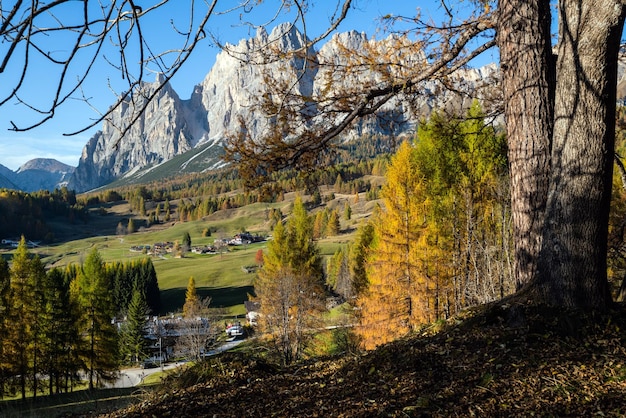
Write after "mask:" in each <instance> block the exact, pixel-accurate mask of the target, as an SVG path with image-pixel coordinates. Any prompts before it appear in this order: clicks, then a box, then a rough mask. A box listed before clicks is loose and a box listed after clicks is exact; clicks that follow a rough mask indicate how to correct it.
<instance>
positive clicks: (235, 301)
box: [159, 286, 254, 315]
mask: <svg viewBox="0 0 626 418" xmlns="http://www.w3.org/2000/svg"><path fill="white" fill-rule="evenodd" d="M196 291H197V293H198V296H199V297H201V298H206V297H210V298H211V307H212V308H230V307H232V306H237V305H242V304H243V302H244V301H246V300H248V294H254V286H239V287H237V286H227V287H217V288H214V287H199V288H197V289H196ZM186 292H187V289H186V288H182V287H177V288H174V289H167V290H161V312H159V313H160V314H161V315H165V314H169V313H172V312H181V311H182V309H183V305H184V304H185V293H186Z"/></svg>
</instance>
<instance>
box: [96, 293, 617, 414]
mask: <svg viewBox="0 0 626 418" xmlns="http://www.w3.org/2000/svg"><path fill="white" fill-rule="evenodd" d="M438 329H440V330H439V331H438V332H437V333H432V332H430V331H431V330H432V328H430V329H428V328H427V329H425V330H424V332H423V333H421V335H414V336H411V337H407V338H405V339H402V340H400V341H396V342H394V343H391V344H387V345H385V346H382V347H379V348H378V349H377V350H375V351H372V352H369V353H366V354H363V355H358V356H356V355H353V356H348V355H346V356H341V357H333V358H327V359H314V360H309V361H306V362H303V363H299V364H295V365H292V366H290V367H278V366H275V365H272V364H269V363H267V362H266V361H265V360H264V359H262V358H259V357H257V356H254V355H250V354H245V353H225V354H224V355H222V356H220V357H217V358H214V359H211V360H210V361H207V362H206V364H204V365H203V366H202V367H204V368H205V369H206V371H207V372H206V376H207V377H205V378H204V379H203V381H201V382H198V383H196V384H192V385H190V386H189V387H179V386H180V381H179V383H178V384H177V383H175V382H174V381H170V382H168V383H167V384H166V386H165V387H164V388H161V389H160V390H159V391H156V392H155V393H154V394H153V395H152V396H150V397H148V398H147V399H146V400H144V401H143V402H141V403H138V404H135V405H132V406H130V407H128V408H126V409H124V410H120V411H116V412H114V413H112V414H108V415H103V417H107V418H114V417H192V416H193V417H331V416H332V417H375V416H385V417H406V416H410V417H412V416H432V417H444V416H445V417H450V416H458V417H467V416H480V417H485V416H489V417H491V416H507V417H508V416H531V415H532V416H537V415H539V416H595V415H598V416H624V415H626V349H625V347H626V345H625V342H626V307H624V306H618V307H616V308H615V309H614V310H612V311H610V312H604V313H589V312H573V311H564V310H558V309H549V308H538V307H530V306H522V305H515V306H502V305H499V306H491V307H483V308H480V309H477V310H475V311H474V312H470V313H467V314H465V316H464V317H462V318H461V317H457V318H455V319H453V320H451V321H449V323H448V324H446V325H444V326H439V327H438ZM193 383H195V382H193Z"/></svg>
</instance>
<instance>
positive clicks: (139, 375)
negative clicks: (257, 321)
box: [106, 340, 243, 389]
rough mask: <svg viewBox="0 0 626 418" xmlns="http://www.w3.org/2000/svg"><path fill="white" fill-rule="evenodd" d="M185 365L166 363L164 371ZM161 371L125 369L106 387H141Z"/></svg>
mask: <svg viewBox="0 0 626 418" xmlns="http://www.w3.org/2000/svg"><path fill="white" fill-rule="evenodd" d="M242 342H243V340H234V341H227V342H225V343H224V344H222V345H221V346H219V347H218V348H216V349H215V350H212V351H209V352H208V353H207V355H208V356H213V355H215V354H217V353H221V352H222V351H227V350H230V349H231V348H233V347H235V346H237V345H239V344H241V343H242ZM184 364H185V362H183V361H179V362H176V363H166V364H164V365H163V370H172V369H175V368H177V367H180V366H182V365H184ZM160 371H161V367H153V368H151V369H141V368H139V367H136V368H132V369H124V370H122V371H121V373H120V376H119V378H118V379H117V380H116V381H115V382H113V383H110V384H107V385H106V387H108V388H118V389H119V388H131V387H135V386H138V385H140V384H141V382H142V381H143V379H145V378H146V376H149V375H151V374H153V373H157V372H160Z"/></svg>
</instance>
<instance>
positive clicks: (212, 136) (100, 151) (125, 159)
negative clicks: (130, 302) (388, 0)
mask: <svg viewBox="0 0 626 418" xmlns="http://www.w3.org/2000/svg"><path fill="white" fill-rule="evenodd" d="M304 45H306V39H305V38H304V36H303V35H302V34H301V33H300V32H299V31H298V30H296V29H295V28H294V27H293V26H291V25H288V24H284V25H280V26H278V27H276V28H275V29H274V30H273V31H272V32H271V33H267V32H266V31H265V30H264V29H260V30H259V31H258V32H257V34H256V36H255V37H253V38H251V39H246V40H242V41H240V42H239V43H238V44H237V45H229V46H227V51H223V52H221V53H220V54H218V56H217V58H216V61H215V64H214V66H213V68H212V69H211V71H210V72H209V73H208V74H207V76H206V77H205V79H204V80H203V81H202V82H201V83H200V84H198V85H197V86H196V88H195V90H194V92H193V93H192V96H191V98H190V99H189V100H181V99H180V98H179V97H178V95H177V94H176V92H175V91H174V90H173V89H172V88H171V86H170V85H169V84H167V83H166V84H163V79H162V78H158V79H157V80H156V81H155V83H146V84H145V85H144V89H145V95H146V96H147V95H150V94H151V93H152V92H154V91H156V89H160V90H159V91H158V93H157V95H156V97H155V99H154V100H153V101H152V102H151V103H150V104H149V105H148V107H147V108H146V109H145V112H144V113H143V114H142V115H141V117H140V118H139V119H138V121H137V122H136V123H135V124H134V125H133V126H132V127H131V128H130V129H129V130H128V131H127V132H126V133H125V135H123V136H122V137H121V136H120V133H121V129H120V128H122V129H123V127H124V126H125V123H129V121H130V120H132V117H133V114H134V113H133V112H135V109H137V108H139V106H135V105H133V103H130V102H129V103H126V104H125V105H124V106H121V107H120V108H118V109H116V110H115V111H114V112H113V114H112V115H111V118H110V120H108V121H106V122H105V123H104V124H103V128H102V131H100V132H98V133H96V134H95V135H94V136H93V137H92V138H91V139H90V140H89V141H88V143H87V144H86V145H85V148H84V149H83V152H82V156H81V158H80V161H79V164H78V167H77V168H76V171H75V172H74V174H73V176H72V178H71V180H70V182H69V184H68V187H69V188H72V189H74V190H77V191H79V192H81V191H86V190H90V189H94V188H97V187H99V186H102V185H104V184H107V183H109V182H111V181H113V180H115V179H116V178H118V177H120V176H123V175H130V174H133V172H134V171H135V170H139V169H141V168H143V167H146V166H149V165H153V166H154V165H156V164H159V163H162V162H164V161H167V160H169V159H171V158H172V157H174V156H176V155H179V154H182V153H184V152H186V151H188V150H190V149H192V148H194V147H197V146H199V145H203V146H204V145H211V146H221V145H222V144H223V143H224V140H225V139H226V138H227V137H228V136H229V135H237V134H238V133H239V132H241V130H242V127H243V126H245V134H246V135H247V136H249V137H250V138H251V139H252V140H254V139H255V138H258V137H259V136H260V135H262V134H263V133H264V132H267V129H268V128H269V127H270V126H272V125H273V124H274V123H275V120H273V118H272V117H271V116H265V114H264V113H263V112H259V111H258V109H257V108H256V106H257V105H258V103H259V101H258V100H257V99H258V97H259V96H260V95H263V94H264V93H265V89H264V82H265V81H266V77H267V76H268V75H269V74H271V77H272V78H273V82H274V83H283V82H284V83H286V84H287V85H289V86H290V87H291V91H292V92H293V93H294V94H295V95H304V96H307V97H313V98H315V97H316V96H320V95H322V94H324V93H327V91H328V89H329V88H330V86H331V85H334V86H341V87H342V89H343V88H346V89H347V90H348V91H349V89H350V87H351V86H352V88H353V89H354V91H355V97H356V94H357V91H358V90H359V89H362V87H363V84H368V85H372V86H375V85H377V83H382V82H384V81H385V80H384V79H383V78H384V77H385V74H384V72H381V71H376V72H374V71H372V70H371V68H372V65H371V63H370V62H367V59H368V52H372V51H384V52H385V53H386V54H387V57H389V56H393V59H394V61H395V62H397V63H398V65H395V66H389V70H388V71H389V72H390V74H389V76H397V75H398V74H393V73H394V72H395V73H397V72H402V71H406V70H407V69H409V68H414V67H415V66H417V65H421V64H422V63H423V62H425V57H424V55H423V53H422V52H421V51H418V50H415V46H412V47H411V43H410V42H408V41H406V40H404V41H403V40H402V39H401V38H397V37H390V38H388V39H384V40H371V39H368V37H367V36H366V35H365V34H363V33H358V32H355V31H351V32H347V33H342V34H338V35H335V36H334V37H333V38H331V39H330V40H329V41H328V42H327V43H326V44H325V45H323V46H322V47H321V48H320V50H319V52H316V51H314V50H313V49H308V50H305V49H304ZM294 50H298V51H302V52H300V53H298V54H294V55H296V57H292V56H289V57H290V58H285V57H284V56H281V54H280V52H285V51H294ZM267 51H272V53H274V54H275V55H274V56H280V57H281V58H280V59H276V60H274V61H273V62H271V63H269V64H265V65H250V62H259V61H261V60H262V59H263V58H264V57H263V56H262V54H264V53H265V52H267ZM346 52H348V53H346ZM276 53H278V54H277V55H276ZM359 60H362V61H363V62H362V63H361V64H363V65H358V61H359ZM355 63H356V64H357V65H354V67H353V68H354V70H351V71H350V72H349V73H348V74H343V75H342V76H341V78H340V79H334V77H335V78H336V77H337V76H336V75H335V74H333V72H330V71H328V70H326V68H328V67H329V66H328V65H327V64H343V65H352V64H355ZM382 64H383V63H381V65H382ZM485 71H486V72H489V73H491V72H493V71H495V67H493V68H491V69H488V70H485ZM458 77H459V80H460V81H461V82H464V83H467V84H471V85H474V84H476V82H477V80H482V79H483V78H484V77H485V74H483V73H481V72H479V71H474V70H468V72H467V73H461V74H460V75H459V76H458ZM332 83H335V84H332ZM419 88H420V89H421V92H422V93H423V94H421V95H420V94H418V95H415V94H412V95H411V96H410V97H409V96H398V97H394V98H393V99H391V100H390V101H389V102H388V103H387V104H386V105H384V106H383V107H382V108H381V109H379V111H378V112H377V115H376V116H371V117H368V118H364V119H362V120H359V121H357V122H356V123H355V124H354V125H353V126H352V127H351V128H350V129H349V130H347V131H346V132H345V135H344V138H345V139H350V138H357V137H360V136H362V135H377V134H381V135H398V134H402V133H404V132H412V130H413V129H414V125H413V124H414V122H415V121H417V120H418V119H419V116H416V115H423V114H424V113H426V112H428V111H430V109H432V108H433V107H435V106H441V105H442V104H443V103H446V102H450V101H451V100H450V97H449V96H446V95H445V94H443V93H442V92H441V90H440V89H438V86H437V84H436V83H424V84H423V85H421V86H420V87H419ZM135 99H137V98H135ZM277 100H284V98H277ZM459 100H460V101H459ZM459 100H454V102H455V103H456V105H460V106H463V103H462V99H459ZM459 103H460V104H459ZM140 104H141V103H139V105H140ZM348 105H349V103H348ZM305 113H306V114H305ZM318 114H319V108H318V107H316V105H314V104H313V102H312V104H311V106H310V108H308V109H306V111H305V112H303V114H302V118H303V119H302V122H303V123H302V124H301V126H302V127H303V128H304V127H305V126H306V123H309V122H311V121H314V120H316V118H317V116H316V115H318ZM326 117H327V116H326ZM327 118H328V117H327ZM242 122H243V123H242ZM325 122H328V123H331V122H332V120H331V119H326V120H325ZM207 164H208V165H207V167H208V166H211V165H215V164H216V161H215V162H208V163H207ZM172 174H175V173H172Z"/></svg>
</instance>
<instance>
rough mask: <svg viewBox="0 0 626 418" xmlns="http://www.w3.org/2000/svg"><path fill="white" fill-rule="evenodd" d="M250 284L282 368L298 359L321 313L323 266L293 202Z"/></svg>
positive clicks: (299, 203) (309, 228) (304, 216)
mask: <svg viewBox="0 0 626 418" xmlns="http://www.w3.org/2000/svg"><path fill="white" fill-rule="evenodd" d="M267 247H268V249H267V254H266V255H265V256H264V265H263V268H262V269H261V271H259V274H258V276H257V280H256V281H255V292H256V294H257V300H258V301H259V302H260V304H261V313H262V317H261V318H262V319H261V322H260V323H261V326H262V327H263V329H265V330H266V331H267V332H269V333H270V334H271V335H272V336H273V341H274V342H275V344H276V348H277V350H278V352H279V353H280V354H281V357H282V359H283V362H284V363H285V364H288V363H291V362H293V361H295V360H298V359H299V357H300V356H301V354H302V350H303V348H304V347H305V345H306V342H307V336H308V334H307V330H308V329H310V328H312V327H314V326H315V323H316V317H317V315H318V313H319V311H320V310H321V309H322V283H323V282H322V278H323V273H322V265H321V257H320V255H319V249H318V248H317V246H316V245H315V243H314V241H313V231H312V224H311V219H310V218H309V216H308V214H307V212H306V209H305V208H304V205H303V203H302V200H301V199H300V198H299V197H298V198H296V200H295V202H294V205H293V213H292V216H291V217H290V218H289V220H288V222H287V225H286V226H283V225H282V223H278V224H277V225H276V227H275V228H274V232H273V240H272V241H270V242H268V246H267Z"/></svg>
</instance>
